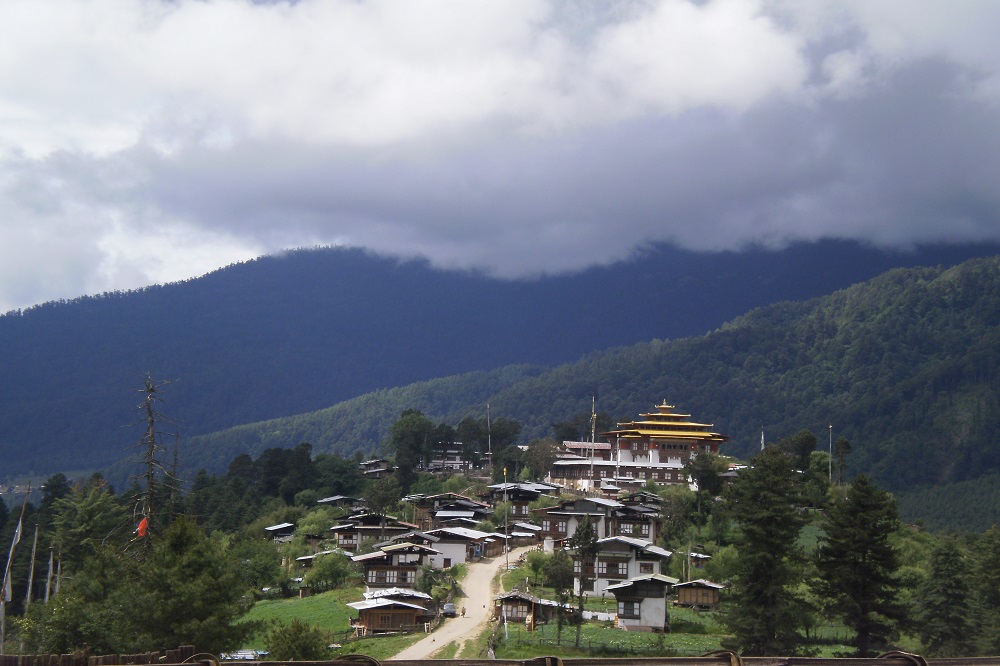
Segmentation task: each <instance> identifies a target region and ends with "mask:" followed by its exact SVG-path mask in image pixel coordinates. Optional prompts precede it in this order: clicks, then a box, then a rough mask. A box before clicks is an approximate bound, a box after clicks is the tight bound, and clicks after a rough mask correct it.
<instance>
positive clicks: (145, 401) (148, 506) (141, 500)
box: [132, 374, 178, 543]
mask: <svg viewBox="0 0 1000 666" xmlns="http://www.w3.org/2000/svg"><path fill="white" fill-rule="evenodd" d="M171 383H172V382H170V381H169V380H162V381H156V380H154V379H153V378H152V376H151V375H149V374H147V375H146V377H145V379H144V380H143V387H142V388H141V389H136V390H137V391H138V392H139V393H141V394H142V396H143V398H142V401H141V402H140V403H139V404H138V405H137V406H136V411H137V412H138V413H139V415H140V417H139V420H138V421H137V424H142V425H143V426H144V430H143V434H142V436H141V437H140V438H139V441H138V442H137V443H136V444H135V445H134V446H133V447H132V448H133V449H135V450H136V451H137V452H138V455H137V457H136V458H135V459H134V460H133V462H135V463H136V464H138V465H141V467H142V472H141V473H139V474H136V475H135V476H134V478H135V479H136V480H137V481H141V482H142V483H141V484H140V488H139V490H138V492H137V494H136V496H135V498H134V500H135V501H134V508H133V512H132V513H133V519H134V520H135V522H136V525H137V527H136V539H137V540H139V541H140V542H141V543H148V542H149V536H150V535H151V533H152V523H153V519H154V517H155V516H156V511H157V510H158V509H159V507H157V506H156V503H157V501H158V500H157V489H158V487H159V486H161V485H162V486H169V487H170V491H171V495H173V494H174V492H175V488H176V469H177V453H176V438H177V437H178V435H177V433H176V432H166V431H164V430H163V427H164V426H170V427H176V425H177V424H176V423H174V422H173V421H172V420H171V419H169V418H167V417H166V416H164V414H163V413H162V412H160V410H159V409H158V403H165V402H166V401H165V400H164V398H163V390H162V389H163V387H164V386H167V385H169V384H171ZM171 436H172V437H174V438H175V448H174V460H173V466H172V467H173V469H172V470H167V467H166V465H165V464H164V455H165V454H166V446H164V444H163V440H164V438H165V437H171Z"/></svg>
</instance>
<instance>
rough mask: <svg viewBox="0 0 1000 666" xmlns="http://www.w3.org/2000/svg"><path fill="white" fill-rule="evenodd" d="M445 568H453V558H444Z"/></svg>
mask: <svg viewBox="0 0 1000 666" xmlns="http://www.w3.org/2000/svg"><path fill="white" fill-rule="evenodd" d="M444 568H445V569H450V568H451V558H450V557H446V558H444Z"/></svg>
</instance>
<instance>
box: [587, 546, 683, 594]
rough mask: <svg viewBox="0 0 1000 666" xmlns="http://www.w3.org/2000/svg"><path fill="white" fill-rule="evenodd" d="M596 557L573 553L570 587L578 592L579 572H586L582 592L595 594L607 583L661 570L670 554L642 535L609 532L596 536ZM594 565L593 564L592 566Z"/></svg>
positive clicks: (606, 587) (664, 568)
mask: <svg viewBox="0 0 1000 666" xmlns="http://www.w3.org/2000/svg"><path fill="white" fill-rule="evenodd" d="M597 545H598V547H599V548H600V551H599V552H598V554H597V557H596V561H588V562H584V561H582V560H581V559H580V558H578V557H576V555H575V554H574V553H573V552H572V551H570V555H571V556H572V557H573V576H574V578H573V591H574V592H575V593H577V594H580V589H581V579H582V576H581V572H586V578H587V579H588V580H587V587H586V588H585V589H584V590H583V593H584V594H588V595H599V594H601V593H603V592H605V591H606V590H607V589H608V587H609V586H611V585H615V584H617V583H620V582H622V581H625V580H628V579H630V578H635V577H638V576H645V575H653V574H662V573H663V572H664V571H666V568H667V565H668V564H669V562H670V557H671V556H672V555H673V553H671V552H670V551H669V550H665V549H663V548H660V547H659V546H657V545H654V544H653V543H652V542H651V541H647V540H645V539H635V538H632V537H623V536H613V537H607V538H604V539H599V540H598V541H597ZM595 565H596V568H595Z"/></svg>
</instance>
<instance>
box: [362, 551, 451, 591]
mask: <svg viewBox="0 0 1000 666" xmlns="http://www.w3.org/2000/svg"><path fill="white" fill-rule="evenodd" d="M439 554H440V552H439V551H437V550H435V549H433V548H430V547H429V546H422V545H419V544H415V543H409V542H406V541H404V542H402V543H394V544H390V545H388V546H382V547H381V548H379V549H378V550H376V551H374V552H371V553H366V554H364V555H355V556H354V557H352V558H351V560H352V561H354V562H357V563H359V564H360V565H361V566H362V567H363V569H364V575H365V585H367V586H368V587H369V589H371V588H379V587H408V588H411V587H413V585H414V583H416V582H417V571H418V570H419V569H420V567H421V566H424V565H425V564H429V563H430V558H431V556H433V555H439Z"/></svg>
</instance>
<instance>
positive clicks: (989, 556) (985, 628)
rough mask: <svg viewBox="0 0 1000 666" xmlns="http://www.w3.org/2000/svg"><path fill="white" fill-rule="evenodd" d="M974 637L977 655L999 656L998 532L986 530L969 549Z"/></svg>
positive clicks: (999, 570)
mask: <svg viewBox="0 0 1000 666" xmlns="http://www.w3.org/2000/svg"><path fill="white" fill-rule="evenodd" d="M973 558H974V559H973V566H972V575H973V579H972V580H973V588H974V590H975V592H974V599H975V618H976V635H977V637H978V642H979V645H978V646H977V647H978V652H979V653H980V654H1000V529H998V528H997V526H996V525H994V526H993V527H991V528H990V529H988V530H987V531H986V532H984V533H983V534H982V535H980V537H979V539H978V540H977V541H976V544H975V547H974V549H973Z"/></svg>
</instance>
